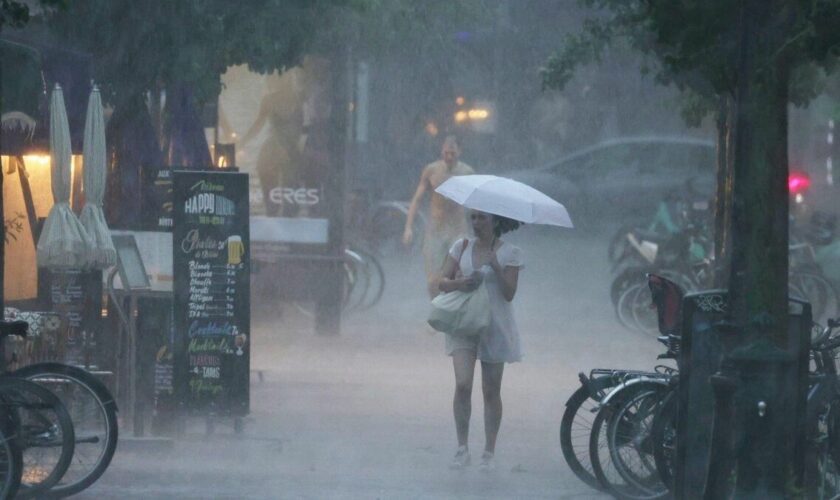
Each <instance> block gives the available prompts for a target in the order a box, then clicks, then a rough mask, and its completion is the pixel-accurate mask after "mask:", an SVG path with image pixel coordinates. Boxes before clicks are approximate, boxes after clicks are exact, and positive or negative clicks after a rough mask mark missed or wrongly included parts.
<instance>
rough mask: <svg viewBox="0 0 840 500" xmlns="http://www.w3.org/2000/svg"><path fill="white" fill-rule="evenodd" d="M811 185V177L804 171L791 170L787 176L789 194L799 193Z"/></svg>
mask: <svg viewBox="0 0 840 500" xmlns="http://www.w3.org/2000/svg"><path fill="white" fill-rule="evenodd" d="M810 187H811V178H810V177H809V176H808V174H806V173H804V172H791V173H790V175H789V176H788V191H789V192H790V193H791V194H797V195H798V194H800V193H803V192H805V191H807V190H808V188H810Z"/></svg>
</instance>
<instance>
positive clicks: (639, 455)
mask: <svg viewBox="0 0 840 500" xmlns="http://www.w3.org/2000/svg"><path fill="white" fill-rule="evenodd" d="M667 394H668V391H667V389H666V388H665V387H663V386H659V387H652V388H651V389H650V390H643V391H641V392H640V393H639V394H637V395H636V396H634V397H632V398H630V400H629V401H627V402H625V403H624V404H623V405H621V407H620V408H618V410H617V411H616V412H615V413H613V415H612V416H611V417H610V421H609V423H608V428H607V441H608V445H609V446H608V449H609V452H610V459H611V460H612V463H613V464H614V465H615V468H616V470H617V471H618V473H619V474H620V475H621V477H622V478H623V479H624V480H625V481H627V483H628V484H631V485H633V486H634V487H635V488H637V490H638V491H637V492H634V493H632V494H630V495H627V494H626V493H625V494H624V496H625V497H626V498H646V499H653V498H664V497H665V496H667V495H668V494H669V490H668V488H667V487H666V486H665V484H663V483H662V481H660V479H659V473H658V471H657V470H656V464H655V461H654V457H653V451H654V443H653V440H652V439H651V437H652V432H651V430H652V425H653V421H654V419H655V417H656V415H657V414H658V411H659V409H660V408H661V404H662V402H663V398H664V396H665V395H667Z"/></svg>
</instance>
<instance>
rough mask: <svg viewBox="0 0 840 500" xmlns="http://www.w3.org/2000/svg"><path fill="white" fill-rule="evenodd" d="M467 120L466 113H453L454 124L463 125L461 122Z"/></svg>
mask: <svg viewBox="0 0 840 500" xmlns="http://www.w3.org/2000/svg"><path fill="white" fill-rule="evenodd" d="M468 118H469V115H468V114H467V112H466V111H458V112H457V113H455V122H456V123H463V122H465V121H467V119H468Z"/></svg>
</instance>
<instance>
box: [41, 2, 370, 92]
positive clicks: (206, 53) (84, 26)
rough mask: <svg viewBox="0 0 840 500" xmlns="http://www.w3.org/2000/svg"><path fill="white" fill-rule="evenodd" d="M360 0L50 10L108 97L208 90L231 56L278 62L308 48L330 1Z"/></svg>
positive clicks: (56, 28) (78, 5) (81, 5)
mask: <svg viewBox="0 0 840 500" xmlns="http://www.w3.org/2000/svg"><path fill="white" fill-rule="evenodd" d="M365 3H366V2H365V1H364V0H243V1H241V2H237V3H235V4H234V3H232V2H229V1H228V0H178V1H174V2H138V1H136V0H76V1H74V2H72V3H71V5H70V6H69V8H67V9H66V10H64V11H62V12H57V13H54V14H53V15H52V16H50V18H49V26H50V29H51V32H52V34H53V36H54V37H55V38H56V40H58V41H61V43H66V44H69V45H70V46H72V47H74V48H77V49H80V50H83V51H86V52H89V53H91V54H93V56H94V64H95V68H94V73H95V76H96V80H97V81H98V82H99V83H100V85H101V87H102V88H103V91H104V93H105V97H106V99H107V100H108V101H110V102H111V103H118V102H120V101H121V100H124V99H131V98H132V97H131V96H132V95H137V94H138V93H144V92H145V91H147V90H151V89H154V88H163V87H167V86H170V85H172V84H185V85H187V86H189V87H190V88H192V89H193V91H194V92H195V95H196V97H197V98H198V99H199V100H200V101H202V100H209V99H213V98H215V97H216V96H217V95H218V93H219V91H220V89H221V83H220V80H219V76H220V75H221V74H222V73H223V72H224V71H225V70H226V69H227V67H228V66H231V65H234V64H248V65H249V66H250V67H251V68H252V69H254V70H256V71H259V72H270V71H273V70H283V69H284V68H286V67H289V66H291V65H294V64H296V63H297V62H299V60H300V58H301V57H302V55H303V54H304V52H306V51H307V50H310V49H311V48H312V44H313V40H314V37H315V34H316V33H317V32H319V30H322V29H324V28H326V26H325V25H324V21H325V20H326V19H327V16H326V14H327V13H328V11H329V10H330V9H332V8H335V7H354V8H361V7H363V6H364V4H365Z"/></svg>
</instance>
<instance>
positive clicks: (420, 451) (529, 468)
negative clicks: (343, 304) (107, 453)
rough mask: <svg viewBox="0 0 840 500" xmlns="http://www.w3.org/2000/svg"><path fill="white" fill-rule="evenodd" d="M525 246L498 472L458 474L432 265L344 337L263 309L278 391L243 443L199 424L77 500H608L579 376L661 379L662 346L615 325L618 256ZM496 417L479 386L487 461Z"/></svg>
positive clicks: (555, 245) (255, 412)
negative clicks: (618, 371)
mask: <svg viewBox="0 0 840 500" xmlns="http://www.w3.org/2000/svg"><path fill="white" fill-rule="evenodd" d="M521 245H522V246H523V248H525V249H526V251H527V252H528V254H527V255H529V256H530V258H529V260H528V261H527V266H528V267H527V268H526V270H525V272H524V274H523V279H522V281H521V284H520V287H521V288H520V290H521V294H520V295H519V296H518V297H517V299H516V300H517V307H518V310H517V313H518V317H519V321H520V329H521V330H522V332H523V339H524V340H525V349H526V358H525V360H524V362H523V363H518V364H513V365H508V366H507V367H506V370H505V375H504V377H505V378H504V384H503V389H502V398H503V401H504V405H505V406H504V418H503V421H502V429H501V433H500V436H499V442H498V446H497V454H496V456H497V469H496V470H495V471H494V472H492V473H482V472H480V471H478V469H477V467H475V466H473V467H470V468H468V469H466V470H463V471H451V470H449V469H448V465H449V461H450V459H451V457H452V454H453V453H454V450H455V431H454V424H453V422H452V415H451V404H452V402H451V401H452V386H453V380H452V374H451V370H452V368H451V364H450V360H449V358H447V357H446V356H445V355H444V354H443V339H442V338H441V337H440V336H438V335H430V334H428V333H426V329H425V328H424V326H423V319H424V318H425V314H426V312H427V311H426V308H427V300H426V298H425V297H424V296H423V286H422V283H423V277H422V273H421V271H420V269H419V266H417V265H411V266H409V267H408V268H407V269H400V268H397V267H396V263H394V262H389V263H387V264H388V269H387V272H388V276H389V279H391V281H390V282H389V283H388V288H387V293H386V294H387V297H386V299H384V300H383V302H382V303H381V304H380V305H379V306H378V307H377V308H376V309H374V310H373V311H371V312H370V314H366V315H364V316H361V315H359V316H351V317H349V318H347V320H346V321H345V324H344V331H343V333H342V335H341V336H339V337H318V336H316V335H314V334H313V333H312V331H311V328H310V326H309V324H308V321H307V320H306V318H304V317H302V316H301V315H300V314H299V313H296V311H295V310H294V309H293V308H289V307H287V308H285V311H284V312H283V314H282V318H281V319H279V320H277V319H274V318H273V317H270V316H268V315H267V314H266V311H265V310H262V311H258V312H257V316H255V318H257V319H256V321H255V328H254V332H253V335H254V336H253V339H254V345H255V346H258V347H257V348H255V350H254V352H253V354H252V367H253V368H255V369H262V370H264V375H265V379H264V381H263V382H262V383H260V382H258V381H257V378H256V377H254V379H253V382H252V392H251V401H252V414H251V416H250V417H249V418H248V420H247V423H246V426H245V431H244V433H243V434H242V435H241V436H236V435H234V433H233V431H232V429H231V428H230V427H229V426H227V427H225V426H224V425H222V424H221V423H220V424H219V425H217V429H216V433H215V434H214V435H213V436H209V437H206V436H205V435H204V433H203V424H202V423H201V422H200V421H198V420H196V421H195V422H193V424H194V425H191V426H190V429H194V430H192V431H191V432H189V433H188V434H187V435H186V436H184V437H183V438H182V439H179V440H177V441H176V443H175V445H174V449H173V450H172V451H171V452H167V453H166V454H165V456H164V455H163V454H159V455H154V454H146V455H141V454H139V453H128V452H126V453H121V452H120V450H118V452H117V455H116V457H115V459H114V463H113V465H112V466H111V469H110V470H109V471H108V472H107V473H106V474H105V476H104V477H103V479H102V480H100V482H99V483H98V484H96V485H94V487H92V488H91V489H90V490H89V491H87V492H85V493H84V494H82V495H80V496H79V497H77V498H91V499H92V498H126V499H134V498H137V499H139V498H185V499H186V498H196V499H198V498H202V499H205V498H220V499H221V498H231V499H233V498H254V499H258V498H259V499H262V498H319V499H320V498H383V499H384V498H400V499H402V498H433V499H438V498H440V499H444V498H447V499H448V498H499V499H509V498H552V499H557V498H603V497H601V496H598V494H597V493H596V492H594V491H593V490H591V489H589V488H588V487H587V486H586V485H584V484H583V483H582V482H580V481H579V480H578V479H577V478H575V477H574V475H573V474H572V473H571V472H570V471H569V469H568V467H567V466H566V464H565V462H564V461H563V459H562V456H561V453H560V449H559V444H558V430H559V423H560V416H561V415H562V411H563V407H564V403H565V400H566V398H567V397H568V396H569V394H570V393H571V392H572V391H573V390H574V389H575V388H576V386H577V377H576V373H577V372H578V371H588V370H589V369H590V368H593V367H596V366H599V367H601V366H623V367H631V368H633V367H637V368H641V367H650V366H652V365H653V364H654V362H655V355H656V354H657V353H658V351H659V348H658V346H657V344H656V342H655V341H654V340H653V339H648V338H645V337H641V336H640V335H634V334H631V333H630V332H626V331H623V330H621V329H620V327H618V326H617V324H616V323H615V321H614V320H613V316H612V315H613V312H612V308H611V306H610V304H609V302H608V298H607V285H606V282H608V281H607V280H608V279H609V277H608V276H607V275H606V272H607V271H605V270H599V269H600V268H601V267H604V266H600V267H599V265H598V264H600V260H605V259H600V260H599V259H598V257H600V254H596V252H594V251H591V250H589V246H590V245H592V242H587V241H578V240H574V239H571V238H570V239H560V238H558V239H557V240H549V241H545V240H541V239H539V238H535V241H532V242H523V243H521ZM599 248H600V247H599ZM578 257H579V258H578ZM543 259H546V260H545V261H543ZM586 270H591V271H586ZM394 276H402V277H403V278H404V279H403V281H404V284H397V283H395V282H394V281H395V280H394V279H393V277H394ZM409 283H413V284H416V286H414V287H411V286H410V285H409ZM400 285H402V286H400ZM267 310H271V308H267ZM596 318H597V319H596ZM477 375H478V374H477ZM482 411H483V409H482V402H481V390H480V376H477V377H476V387H475V388H474V391H473V416H472V429H471V436H470V448H471V450H472V452H473V456H474V459H475V460H474V461H475V462H477V459H478V456H480V453H481V450H482V446H483V432H484V430H483V420H482Z"/></svg>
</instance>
